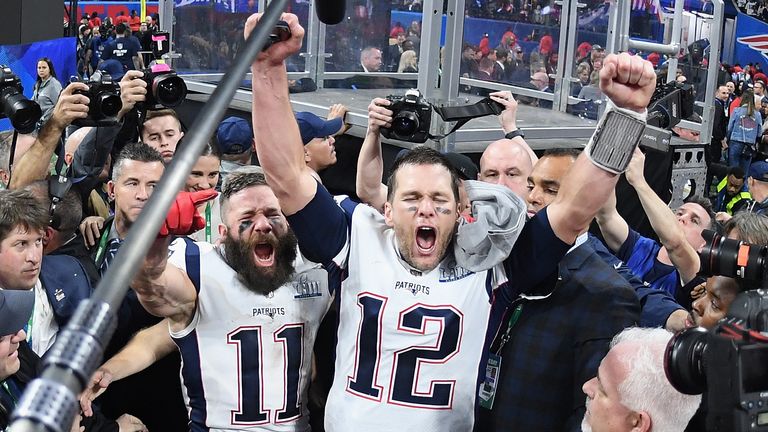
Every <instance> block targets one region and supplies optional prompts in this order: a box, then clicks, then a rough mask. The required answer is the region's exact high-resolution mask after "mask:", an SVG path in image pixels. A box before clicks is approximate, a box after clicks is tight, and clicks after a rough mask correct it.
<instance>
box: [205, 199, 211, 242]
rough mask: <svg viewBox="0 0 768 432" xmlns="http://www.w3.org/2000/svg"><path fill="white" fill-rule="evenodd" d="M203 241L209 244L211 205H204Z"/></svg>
mask: <svg viewBox="0 0 768 432" xmlns="http://www.w3.org/2000/svg"><path fill="white" fill-rule="evenodd" d="M205 241H206V242H208V243H210V242H211V203H210V202H208V203H206V204H205Z"/></svg>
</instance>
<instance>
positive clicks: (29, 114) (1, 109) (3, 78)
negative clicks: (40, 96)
mask: <svg viewBox="0 0 768 432" xmlns="http://www.w3.org/2000/svg"><path fill="white" fill-rule="evenodd" d="M41 116H42V111H41V110H40V105H38V104H37V103H36V102H34V101H31V100H29V99H27V98H26V97H24V88H23V87H22V86H21V80H20V79H19V77H17V76H16V74H14V73H13V71H11V68H9V67H8V66H5V65H0V119H2V118H6V117H7V118H8V119H9V120H10V121H11V124H12V125H13V128H14V129H16V130H17V131H19V133H30V132H32V131H33V130H35V125H36V124H37V121H38V120H40V117H41Z"/></svg>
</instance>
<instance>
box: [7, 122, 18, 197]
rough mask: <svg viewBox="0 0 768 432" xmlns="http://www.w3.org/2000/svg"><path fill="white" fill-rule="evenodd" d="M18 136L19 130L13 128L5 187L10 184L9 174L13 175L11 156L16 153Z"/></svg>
mask: <svg viewBox="0 0 768 432" xmlns="http://www.w3.org/2000/svg"><path fill="white" fill-rule="evenodd" d="M18 138H19V131H17V130H16V129H13V140H11V152H10V155H9V157H8V184H7V185H6V187H8V186H10V185H11V176H12V175H13V156H14V155H15V154H16V140H18Z"/></svg>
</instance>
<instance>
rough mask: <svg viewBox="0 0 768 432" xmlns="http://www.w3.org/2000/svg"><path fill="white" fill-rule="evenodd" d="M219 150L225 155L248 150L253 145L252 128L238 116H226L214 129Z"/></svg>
mask: <svg viewBox="0 0 768 432" xmlns="http://www.w3.org/2000/svg"><path fill="white" fill-rule="evenodd" d="M216 140H217V141H218V143H219V151H220V152H221V153H222V154H225V155H239V154H243V153H245V152H247V151H250V150H251V148H252V146H253V130H251V125H249V124H248V122H247V121H245V120H243V119H242V118H240V117H227V118H225V119H224V120H223V121H222V122H221V123H219V128H218V129H217V130H216Z"/></svg>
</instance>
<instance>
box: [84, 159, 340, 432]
mask: <svg viewBox="0 0 768 432" xmlns="http://www.w3.org/2000/svg"><path fill="white" fill-rule="evenodd" d="M213 196H215V192H210V191H203V192H195V193H191V194H190V193H186V192H183V193H181V194H180V195H179V196H178V197H177V200H176V204H175V207H174V209H172V211H171V212H170V213H169V217H168V219H166V225H165V230H164V231H163V232H162V233H161V236H159V237H158V239H157V241H156V242H155V246H154V247H153V248H152V251H151V252H150V254H149V255H148V256H147V259H146V260H145V263H144V266H143V268H142V269H141V271H140V273H139V276H138V277H137V278H136V279H135V280H134V283H133V284H132V288H133V289H134V290H135V291H136V293H137V295H138V297H139V300H140V301H141V304H142V305H143V306H144V307H145V308H146V309H147V310H148V311H149V312H150V313H152V314H154V315H158V316H163V317H166V318H167V319H166V320H165V321H167V322H168V323H167V324H165V323H164V322H161V323H159V324H157V325H155V326H153V327H150V328H148V329H146V330H144V331H142V332H140V333H139V334H137V335H136V337H134V339H133V340H132V341H131V343H129V345H128V346H126V348H125V349H124V350H123V351H121V352H120V353H119V354H117V355H116V356H115V357H113V358H112V359H110V360H109V361H108V362H107V363H105V364H104V365H103V366H102V367H101V368H100V369H99V370H98V371H97V372H96V374H95V375H94V377H93V379H92V381H91V387H90V388H89V389H88V391H87V392H86V394H84V395H83V398H81V402H83V408H84V411H85V414H86V415H89V414H90V413H91V410H90V400H91V399H92V398H93V397H95V395H97V394H98V393H99V392H100V391H101V390H102V389H103V388H105V387H106V386H107V385H109V383H110V382H111V381H113V380H116V379H120V378H123V377H125V376H127V375H130V374H132V373H135V372H137V371H138V370H141V369H143V368H144V367H146V366H148V365H149V364H151V363H152V362H153V361H155V360H156V359H157V358H160V357H162V356H164V355H165V354H167V353H168V352H171V351H173V350H174V349H175V348H176V347H178V349H179V351H180V352H181V357H182V370H181V375H182V381H183V390H184V396H185V401H186V404H187V409H188V411H189V414H190V422H191V425H190V428H191V430H218V431H223V430H252V429H254V428H255V429H258V430H269V431H272V430H275V431H277V430H279V431H288V430H290V431H305V430H307V429H308V425H309V415H308V410H307V405H308V404H307V388H308V385H309V382H310V378H311V365H312V348H313V345H314V341H315V336H316V334H317V329H318V327H319V325H320V322H321V320H322V318H323V316H324V315H325V313H326V311H327V310H328V308H329V306H330V304H331V299H332V295H333V291H332V290H331V289H330V287H329V283H328V273H327V271H326V270H324V269H323V268H322V267H321V266H320V265H319V264H315V263H312V262H309V261H307V260H305V259H304V258H303V257H302V256H301V255H300V254H299V253H298V248H297V242H296V237H295V236H294V234H293V232H292V231H291V229H290V227H289V226H288V223H287V222H286V220H285V216H283V214H282V211H281V209H280V204H279V203H278V201H277V198H276V197H275V194H274V193H273V192H272V189H271V188H270V187H269V186H268V185H267V183H266V181H265V179H264V176H263V175H262V174H261V173H259V172H257V171H255V170H254V169H253V167H244V168H241V169H239V170H236V171H233V172H232V173H231V174H230V175H229V177H228V178H227V182H226V183H225V185H224V187H223V189H222V197H221V219H222V224H221V225H220V226H219V233H220V235H221V237H222V239H223V245H222V246H221V247H218V248H217V247H215V246H213V245H211V244H209V243H202V242H201V243H195V242H193V241H191V240H189V239H188V238H184V237H182V238H179V239H177V240H175V241H174V242H173V243H171V236H169V235H168V234H176V235H185V234H188V233H189V232H190V231H193V230H194V229H196V228H197V229H199V228H200V225H198V222H199V221H202V219H201V218H200V215H199V214H196V211H195V207H196V205H197V204H199V203H200V201H201V200H205V199H210V198H212V197H213ZM186 221H189V222H186ZM193 221H194V222H193ZM203 223H204V221H203ZM203 226H204V225H203ZM162 234H166V235H164V236H163V235H162ZM169 248H170V251H171V253H170V256H169V254H168V251H169ZM169 330H170V332H169ZM174 344H175V346H174Z"/></svg>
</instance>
